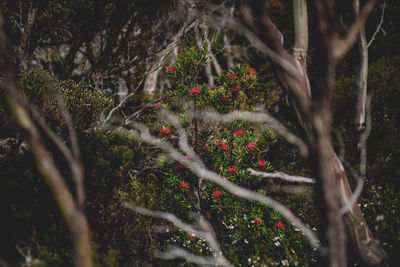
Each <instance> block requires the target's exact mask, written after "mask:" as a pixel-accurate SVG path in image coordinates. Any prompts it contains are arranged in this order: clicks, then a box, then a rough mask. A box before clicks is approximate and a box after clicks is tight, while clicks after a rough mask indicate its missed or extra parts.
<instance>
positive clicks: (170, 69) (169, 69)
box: [167, 65, 176, 73]
mask: <svg viewBox="0 0 400 267" xmlns="http://www.w3.org/2000/svg"><path fill="white" fill-rule="evenodd" d="M167 71H168V72H170V73H173V72H175V71H176V67H175V65H170V66H168V67H167Z"/></svg>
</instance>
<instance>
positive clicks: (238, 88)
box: [232, 85, 240, 92]
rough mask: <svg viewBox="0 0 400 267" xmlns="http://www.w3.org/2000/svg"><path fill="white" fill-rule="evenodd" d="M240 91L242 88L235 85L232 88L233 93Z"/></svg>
mask: <svg viewBox="0 0 400 267" xmlns="http://www.w3.org/2000/svg"><path fill="white" fill-rule="evenodd" d="M239 91H240V86H238V85H234V86H233V87H232V92H239Z"/></svg>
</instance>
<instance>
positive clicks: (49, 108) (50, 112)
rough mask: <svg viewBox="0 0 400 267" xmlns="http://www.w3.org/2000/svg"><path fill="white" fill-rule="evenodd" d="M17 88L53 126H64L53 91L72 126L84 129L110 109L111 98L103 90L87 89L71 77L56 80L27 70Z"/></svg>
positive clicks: (35, 71)
mask: <svg viewBox="0 0 400 267" xmlns="http://www.w3.org/2000/svg"><path fill="white" fill-rule="evenodd" d="M19 87H20V88H21V90H22V91H23V92H24V93H25V94H26V96H27V98H28V100H29V101H30V102H31V103H32V104H34V105H35V106H36V107H37V108H39V111H40V113H41V114H42V115H43V116H45V118H46V120H47V121H48V122H49V123H50V125H51V126H52V128H53V129H61V128H63V127H65V123H64V122H63V119H62V115H61V112H62V111H60V106H59V104H58V102H57V94H60V95H61V96H62V98H63V100H64V102H65V104H66V107H67V109H68V111H69V112H70V114H71V116H72V118H73V121H74V123H75V126H76V127H77V128H79V129H87V128H89V127H91V126H93V125H95V124H96V122H97V121H98V120H99V119H100V117H101V115H102V114H104V113H105V112H107V111H109V110H110V109H111V106H112V104H113V102H112V100H111V99H110V98H109V97H107V96H105V95H104V94H103V93H100V92H97V91H89V90H87V89H86V88H83V87H82V86H80V85H78V84H77V83H75V82H74V81H72V80H66V81H59V80H57V79H56V78H54V77H52V76H51V75H50V74H48V73H47V72H45V71H42V70H29V71H27V72H25V73H22V74H21V75H20V78H19Z"/></svg>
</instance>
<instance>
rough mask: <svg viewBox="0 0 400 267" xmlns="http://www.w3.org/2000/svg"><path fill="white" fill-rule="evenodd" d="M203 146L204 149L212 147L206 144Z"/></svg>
mask: <svg viewBox="0 0 400 267" xmlns="http://www.w3.org/2000/svg"><path fill="white" fill-rule="evenodd" d="M201 148H202V149H204V150H208V149H209V148H210V147H209V146H208V145H204V146H202V147H201Z"/></svg>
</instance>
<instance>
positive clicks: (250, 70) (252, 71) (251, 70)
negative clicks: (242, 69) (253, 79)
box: [247, 68, 256, 73]
mask: <svg viewBox="0 0 400 267" xmlns="http://www.w3.org/2000/svg"><path fill="white" fill-rule="evenodd" d="M247 72H248V73H256V69H255V68H250V69H249V70H248V71H247Z"/></svg>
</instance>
